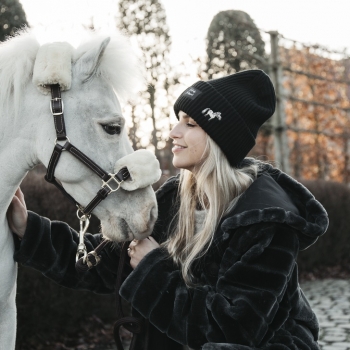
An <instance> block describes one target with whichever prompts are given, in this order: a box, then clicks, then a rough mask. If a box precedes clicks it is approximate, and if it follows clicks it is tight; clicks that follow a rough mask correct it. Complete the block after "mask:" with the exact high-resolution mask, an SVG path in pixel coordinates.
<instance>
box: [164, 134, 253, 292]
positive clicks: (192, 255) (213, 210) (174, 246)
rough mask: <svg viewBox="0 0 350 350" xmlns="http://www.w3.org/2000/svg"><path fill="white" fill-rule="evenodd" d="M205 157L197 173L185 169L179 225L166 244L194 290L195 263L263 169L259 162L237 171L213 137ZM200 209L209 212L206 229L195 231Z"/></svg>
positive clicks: (209, 139)
mask: <svg viewBox="0 0 350 350" xmlns="http://www.w3.org/2000/svg"><path fill="white" fill-rule="evenodd" d="M202 158H204V159H203V162H201V164H200V165H199V167H198V169H197V170H195V171H193V172H190V171H188V170H181V173H180V184H179V192H178V195H179V199H180V207H179V210H178V212H177V215H176V217H175V218H174V220H176V221H175V222H176V225H175V228H174V230H173V232H172V233H171V234H170V235H169V238H168V240H167V241H166V242H164V243H163V246H164V247H165V248H166V249H167V250H168V252H169V254H170V257H171V258H172V259H173V261H174V262H175V263H176V264H177V265H178V266H180V268H181V272H182V276H183V279H184V281H185V283H186V284H187V285H188V286H192V287H193V286H194V285H195V284H194V282H193V274H192V271H191V267H192V265H193V263H194V261H195V260H197V259H199V258H200V257H202V256H203V255H204V254H206V252H207V251H208V249H209V247H210V245H211V243H212V241H213V237H214V233H215V231H216V229H217V227H218V224H219V222H220V220H221V218H222V217H223V216H224V215H225V214H227V213H228V212H229V211H230V210H231V209H232V208H233V207H234V205H235V204H236V203H237V201H238V199H239V197H240V196H241V195H242V194H243V192H244V191H245V190H246V189H247V188H248V187H249V186H250V185H251V184H252V183H253V181H254V180H255V179H256V177H257V173H258V170H259V162H257V161H256V162H255V161H252V162H251V164H250V165H248V166H246V167H243V168H239V169H238V168H233V167H232V166H231V165H230V164H229V162H228V161H227V158H226V157H225V155H224V153H223V152H222V151H221V149H220V148H219V146H218V145H217V144H216V143H215V142H214V141H213V140H212V139H211V138H210V137H209V136H207V145H206V149H205V151H204V153H203V156H202ZM198 206H199V207H201V208H203V209H205V210H206V217H205V220H204V223H203V227H202V229H201V230H200V231H199V232H195V209H196V207H198ZM170 226H173V225H170Z"/></svg>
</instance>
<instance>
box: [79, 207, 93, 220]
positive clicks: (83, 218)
mask: <svg viewBox="0 0 350 350" xmlns="http://www.w3.org/2000/svg"><path fill="white" fill-rule="evenodd" d="M79 212H81V214H82V215H81V216H79ZM77 217H78V219H79V220H80V221H86V220H89V219H90V217H91V215H86V214H85V213H84V211H83V208H79V207H78V210H77Z"/></svg>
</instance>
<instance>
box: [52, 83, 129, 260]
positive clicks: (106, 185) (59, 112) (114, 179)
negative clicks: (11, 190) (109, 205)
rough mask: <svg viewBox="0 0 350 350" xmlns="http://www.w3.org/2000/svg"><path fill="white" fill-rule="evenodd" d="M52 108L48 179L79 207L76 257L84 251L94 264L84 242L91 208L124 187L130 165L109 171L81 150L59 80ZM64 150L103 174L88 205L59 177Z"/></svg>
mask: <svg viewBox="0 0 350 350" xmlns="http://www.w3.org/2000/svg"><path fill="white" fill-rule="evenodd" d="M50 109H51V113H52V115H53V118H54V124H55V130H56V141H55V147H54V149H53V152H52V155H51V158H50V162H49V165H48V167H47V172H46V175H45V180H46V181H47V182H49V183H52V184H53V185H55V186H56V187H57V188H58V189H59V190H60V191H61V192H62V193H63V194H64V195H65V196H66V197H67V198H68V199H69V200H70V201H71V202H72V203H74V205H75V206H76V207H77V208H78V210H77V216H78V218H79V220H80V232H79V245H78V251H77V257H76V260H78V259H79V258H80V256H81V255H83V262H84V263H87V265H88V266H89V267H90V265H89V264H91V262H90V261H89V259H88V257H87V251H86V247H85V244H84V234H85V232H86V230H87V229H88V227H89V219H90V217H91V212H92V211H93V210H94V209H95V208H96V206H97V205H98V204H100V203H101V201H102V200H104V199H106V198H107V196H108V195H109V194H111V193H112V192H116V191H118V190H119V188H120V184H121V183H122V182H123V181H124V180H126V179H128V178H129V177H130V173H129V171H128V169H127V168H126V167H124V168H122V169H121V170H119V172H118V173H116V174H112V173H107V172H106V171H104V170H103V169H102V168H100V167H99V166H98V165H97V164H96V163H95V162H94V161H93V160H91V159H90V158H89V157H88V156H86V155H85V154H84V153H83V152H81V151H80V150H79V149H77V148H76V147H74V146H73V145H72V144H71V143H70V140H69V138H68V136H67V134H66V127H65V123H64V115H63V110H64V105H63V101H62V98H61V89H60V86H59V84H53V85H51V103H50ZM59 141H63V142H64V141H65V143H64V145H63V146H62V145H60V144H59V143H58V142H59ZM63 151H66V152H69V153H70V154H72V155H73V156H74V157H76V158H77V159H78V160H80V161H81V162H82V163H84V164H85V165H86V166H87V167H88V168H89V169H90V170H92V171H93V172H94V173H95V174H96V175H97V176H98V177H99V178H101V179H102V186H101V189H100V190H99V191H98V192H97V194H96V196H95V197H94V198H93V199H92V200H91V202H90V203H89V204H88V205H87V206H86V207H85V208H84V207H83V206H82V205H80V204H79V203H78V202H77V201H76V200H75V199H74V198H73V197H72V196H71V195H70V194H69V193H68V192H67V191H66V190H65V189H64V188H63V186H62V185H61V184H60V183H59V182H58V181H57V180H56V178H55V169H56V166H57V163H58V161H59V159H60V157H61V154H62V152H63ZM94 253H95V252H91V254H92V255H93V256H95V255H94ZM89 254H90V253H89ZM95 254H96V253H95ZM96 257H97V255H96V256H95V258H96ZM95 260H96V262H94V263H93V265H97V264H98V261H99V259H97V258H96V259H95Z"/></svg>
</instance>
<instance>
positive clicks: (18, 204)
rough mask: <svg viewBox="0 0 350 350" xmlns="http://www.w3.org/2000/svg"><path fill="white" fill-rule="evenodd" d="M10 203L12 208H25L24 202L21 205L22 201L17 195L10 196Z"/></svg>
mask: <svg viewBox="0 0 350 350" xmlns="http://www.w3.org/2000/svg"><path fill="white" fill-rule="evenodd" d="M11 205H12V210H16V209H23V208H24V209H26V206H25V204H24V205H23V203H22V202H21V200H20V199H19V198H18V197H17V196H14V197H13V198H12V201H11Z"/></svg>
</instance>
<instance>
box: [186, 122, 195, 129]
mask: <svg viewBox="0 0 350 350" xmlns="http://www.w3.org/2000/svg"><path fill="white" fill-rule="evenodd" d="M187 126H189V127H190V128H193V127H194V126H195V125H194V124H191V123H187Z"/></svg>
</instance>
